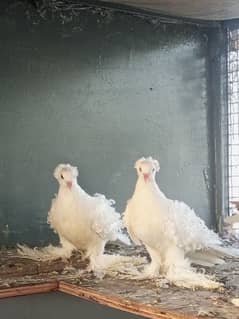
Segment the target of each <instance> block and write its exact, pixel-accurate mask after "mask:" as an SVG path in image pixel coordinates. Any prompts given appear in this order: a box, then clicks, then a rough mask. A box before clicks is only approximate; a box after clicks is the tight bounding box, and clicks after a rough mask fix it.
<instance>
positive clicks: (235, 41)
mask: <svg viewBox="0 0 239 319" xmlns="http://www.w3.org/2000/svg"><path fill="white" fill-rule="evenodd" d="M227 57H228V58H227V63H228V64H227V70H228V185H229V203H230V205H229V214H231V213H232V209H233V206H232V204H231V202H232V201H239V29H234V30H228V55H227Z"/></svg>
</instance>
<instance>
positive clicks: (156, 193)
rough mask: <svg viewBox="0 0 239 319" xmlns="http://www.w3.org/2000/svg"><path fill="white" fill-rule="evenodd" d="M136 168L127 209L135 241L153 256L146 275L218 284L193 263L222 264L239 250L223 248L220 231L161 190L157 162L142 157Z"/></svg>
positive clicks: (178, 282) (205, 285)
mask: <svg viewBox="0 0 239 319" xmlns="http://www.w3.org/2000/svg"><path fill="white" fill-rule="evenodd" d="M135 168H136V169H137V173H138V180H137V184H136V187H135V191H134V194H133V196H132V198H131V199H130V200H129V201H128V204H127V207H126V210H125V212H124V223H125V226H126V228H127V230H128V233H129V235H130V237H131V239H132V240H133V241H134V242H135V243H136V244H140V243H142V244H144V246H145V247H146V249H147V251H148V253H149V255H150V257H151V263H150V264H149V265H148V266H147V267H146V268H145V271H144V274H143V276H145V277H157V276H158V275H159V273H160V272H161V273H163V274H164V275H165V276H166V278H167V279H169V280H170V281H171V282H173V283H174V284H176V285H179V286H183V287H187V288H189V287H192V288H194V287H203V288H209V289H211V288H212V289H214V288H217V287H219V286H220V283H218V282H216V281H214V280H213V278H212V277H209V276H206V275H205V274H202V273H197V272H196V271H195V269H194V268H192V267H191V266H190V264H191V262H193V261H195V262H197V263H199V264H202V265H207V266H209V265H210V266H211V265H214V264H217V263H218V264H220V263H223V262H224V261H223V259H222V257H223V256H225V255H227V256H228V255H229V256H239V254H238V252H239V251H238V250H233V251H232V250H230V249H226V248H223V247H221V244H222V243H221V240H220V238H219V237H218V235H217V234H216V233H214V232H213V231H212V230H209V229H208V228H207V226H206V225H205V223H204V221H203V220H201V219H200V218H199V217H198V216H197V215H196V214H195V212H194V211H193V210H192V209H191V208H190V207H188V206H187V205H186V204H185V203H183V202H179V201H173V200H170V199H168V198H167V197H166V196H165V195H164V194H163V193H162V192H161V191H160V189H159V187H158V185H157V183H156V181H155V174H156V172H157V171H159V163H158V161H157V160H154V159H152V158H151V157H149V158H147V159H145V158H141V159H139V160H138V161H137V162H136V163H135Z"/></svg>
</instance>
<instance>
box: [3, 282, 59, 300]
mask: <svg viewBox="0 0 239 319" xmlns="http://www.w3.org/2000/svg"><path fill="white" fill-rule="evenodd" d="M57 290H58V282H57V281H54V282H48V283H42V284H35V285H26V286H25V285H24V286H20V287H14V288H5V289H0V299H3V298H10V297H17V296H26V295H32V294H39V293H47V292H52V291H57Z"/></svg>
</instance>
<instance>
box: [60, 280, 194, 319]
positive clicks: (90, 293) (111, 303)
mask: <svg viewBox="0 0 239 319" xmlns="http://www.w3.org/2000/svg"><path fill="white" fill-rule="evenodd" d="M58 291H60V292H63V293H66V294H69V295H73V296H76V297H79V298H82V299H84V300H88V301H94V302H96V303H98V304H101V305H104V306H108V307H111V308H115V309H118V310H122V311H126V312H130V313H133V314H136V315H139V316H142V317H147V318H151V319H197V317H195V316H189V315H184V314H177V313H174V312H171V311H167V310H164V309H160V308H159V307H156V306H155V307H154V306H148V305H143V304H140V303H136V302H133V301H130V300H127V299H123V298H119V297H116V296H110V295H105V294H103V293H99V292H97V291H95V290H93V289H89V288H85V287H80V286H76V285H74V284H70V283H67V282H65V281H59V286H58Z"/></svg>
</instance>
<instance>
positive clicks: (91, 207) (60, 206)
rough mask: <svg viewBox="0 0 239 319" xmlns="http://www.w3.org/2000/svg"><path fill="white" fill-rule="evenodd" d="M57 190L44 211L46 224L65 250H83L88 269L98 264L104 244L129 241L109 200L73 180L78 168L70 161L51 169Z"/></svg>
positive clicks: (111, 201) (95, 267)
mask: <svg viewBox="0 0 239 319" xmlns="http://www.w3.org/2000/svg"><path fill="white" fill-rule="evenodd" d="M54 176H55V178H56V179H57V181H58V182H59V191H58V194H57V195H56V198H55V199H53V201H52V206H51V209H50V211H49V214H48V222H49V224H50V226H51V227H52V228H53V229H54V230H55V232H56V233H57V234H58V235H59V237H60V242H61V244H62V245H63V246H66V247H67V246H69V250H72V249H74V248H75V249H79V250H82V251H85V256H86V257H88V258H89V260H90V265H89V270H91V271H95V270H97V268H98V267H100V266H102V261H103V253H104V248H105V244H106V243H107V242H108V241H115V240H117V239H119V240H120V241H122V242H124V243H126V244H129V239H128V237H127V236H126V235H124V234H123V233H122V226H123V225H122V220H121V218H120V214H118V213H117V212H116V211H115V209H114V207H113V206H112V205H113V204H114V201H113V200H107V199H106V198H105V196H104V195H100V194H96V195H95V196H90V195H89V194H87V193H86V192H85V191H84V190H83V189H82V188H81V187H80V186H79V185H78V183H77V176H78V169H77V167H73V166H71V165H70V164H60V165H58V166H57V167H56V169H55V171H54Z"/></svg>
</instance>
